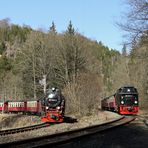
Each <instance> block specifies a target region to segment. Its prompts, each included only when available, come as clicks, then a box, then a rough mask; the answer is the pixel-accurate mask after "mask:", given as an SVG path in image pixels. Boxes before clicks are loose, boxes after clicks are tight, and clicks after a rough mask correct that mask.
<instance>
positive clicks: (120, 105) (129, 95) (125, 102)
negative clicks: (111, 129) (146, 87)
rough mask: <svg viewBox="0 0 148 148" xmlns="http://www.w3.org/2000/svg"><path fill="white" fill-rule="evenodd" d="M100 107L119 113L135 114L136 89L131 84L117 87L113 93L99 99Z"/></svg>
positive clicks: (136, 105) (136, 110) (137, 103)
mask: <svg viewBox="0 0 148 148" xmlns="http://www.w3.org/2000/svg"><path fill="white" fill-rule="evenodd" d="M101 108H102V109H103V110H111V111H115V112H118V113H119V114H125V115H126V114H137V113H138V110H139V100H138V92H137V89H136V88H135V87H133V86H123V87H121V88H119V89H118V90H117V91H116V93H115V94H114V95H112V96H109V97H106V98H104V99H103V100H101Z"/></svg>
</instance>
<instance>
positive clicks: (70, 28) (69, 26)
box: [66, 21, 75, 35]
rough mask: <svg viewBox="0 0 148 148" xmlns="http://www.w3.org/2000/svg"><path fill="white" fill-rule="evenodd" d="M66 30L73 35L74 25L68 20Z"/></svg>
mask: <svg viewBox="0 0 148 148" xmlns="http://www.w3.org/2000/svg"><path fill="white" fill-rule="evenodd" d="M66 32H67V33H69V34H71V35H74V33H75V30H74V27H73V25H72V22H71V21H70V22H69V25H68V27H67V31H66Z"/></svg>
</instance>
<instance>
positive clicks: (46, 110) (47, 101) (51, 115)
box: [0, 88, 65, 122]
mask: <svg viewBox="0 0 148 148" xmlns="http://www.w3.org/2000/svg"><path fill="white" fill-rule="evenodd" d="M0 112H5V113H22V114H36V115H40V116H41V121H42V122H63V120H64V113H65V99H64V96H63V95H62V93H61V91H60V90H59V89H57V88H52V89H49V90H48V92H47V94H46V95H45V96H44V97H43V98H41V99H38V100H26V101H19V100H17V101H12V100H11V101H10V100H7V101H1V102H0Z"/></svg>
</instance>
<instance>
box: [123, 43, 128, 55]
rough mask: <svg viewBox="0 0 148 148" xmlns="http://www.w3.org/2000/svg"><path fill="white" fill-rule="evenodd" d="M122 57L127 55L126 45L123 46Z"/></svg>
mask: <svg viewBox="0 0 148 148" xmlns="http://www.w3.org/2000/svg"><path fill="white" fill-rule="evenodd" d="M122 55H123V56H126V55H127V50H126V45H125V44H124V45H123V48H122Z"/></svg>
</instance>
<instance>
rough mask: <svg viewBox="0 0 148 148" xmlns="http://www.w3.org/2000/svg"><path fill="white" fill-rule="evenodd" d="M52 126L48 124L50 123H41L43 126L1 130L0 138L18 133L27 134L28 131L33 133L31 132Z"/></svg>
mask: <svg viewBox="0 0 148 148" xmlns="http://www.w3.org/2000/svg"><path fill="white" fill-rule="evenodd" d="M50 125H51V124H48V123H41V124H36V125H32V126H26V127H21V128H14V129H8V130H1V131H0V136H5V135H9V134H16V133H21V132H27V131H31V130H35V129H40V128H44V127H47V126H50Z"/></svg>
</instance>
